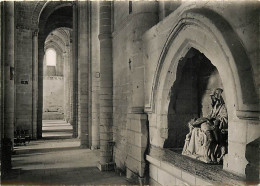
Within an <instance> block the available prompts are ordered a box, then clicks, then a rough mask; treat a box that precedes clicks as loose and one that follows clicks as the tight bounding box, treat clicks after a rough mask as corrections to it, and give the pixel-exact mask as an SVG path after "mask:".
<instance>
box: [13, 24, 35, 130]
mask: <svg viewBox="0 0 260 186" xmlns="http://www.w3.org/2000/svg"><path fill="white" fill-rule="evenodd" d="M15 48H16V50H15V51H16V52H15V70H16V81H15V87H16V95H15V98H16V101H15V116H16V121H15V126H16V127H21V128H23V129H28V130H30V132H32V131H33V128H32V125H31V124H32V80H33V79H32V66H33V64H32V63H33V61H32V31H31V30H28V29H23V28H17V29H16V40H15Z"/></svg>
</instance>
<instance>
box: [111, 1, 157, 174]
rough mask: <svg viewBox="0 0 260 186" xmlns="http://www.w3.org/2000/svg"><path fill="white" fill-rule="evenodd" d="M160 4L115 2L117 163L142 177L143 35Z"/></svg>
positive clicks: (119, 166) (146, 134)
mask: <svg viewBox="0 0 260 186" xmlns="http://www.w3.org/2000/svg"><path fill="white" fill-rule="evenodd" d="M157 10H158V9H157V3H155V2H153V3H148V2H132V9H131V8H130V7H129V2H115V3H114V32H113V140H114V141H115V147H114V156H115V163H116V166H117V167H118V168H119V169H121V170H122V171H126V173H127V178H128V179H131V178H132V177H136V176H139V177H143V176H144V172H145V165H146V164H145V160H144V153H145V151H146V150H147V149H146V148H147V146H146V144H147V139H148V133H147V129H146V124H147V123H146V121H147V117H146V115H145V114H144V113H143V107H144V99H143V97H144V94H143V90H144V89H143V88H144V64H143V57H142V56H143V48H142V35H143V33H144V32H145V31H146V30H148V29H149V28H150V27H151V26H153V25H154V24H156V23H157V21H158V15H157Z"/></svg>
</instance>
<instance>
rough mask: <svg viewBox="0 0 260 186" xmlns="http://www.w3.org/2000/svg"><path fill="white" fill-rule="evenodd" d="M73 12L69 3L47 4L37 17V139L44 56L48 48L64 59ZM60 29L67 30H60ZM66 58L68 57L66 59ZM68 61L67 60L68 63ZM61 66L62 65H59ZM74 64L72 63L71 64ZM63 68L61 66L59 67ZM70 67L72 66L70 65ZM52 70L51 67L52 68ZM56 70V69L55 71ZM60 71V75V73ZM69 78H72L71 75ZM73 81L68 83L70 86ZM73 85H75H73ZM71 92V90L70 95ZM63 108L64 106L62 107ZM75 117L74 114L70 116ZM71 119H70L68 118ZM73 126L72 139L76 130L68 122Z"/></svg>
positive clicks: (72, 71) (40, 124) (67, 50)
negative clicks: (53, 49)
mask: <svg viewBox="0 0 260 186" xmlns="http://www.w3.org/2000/svg"><path fill="white" fill-rule="evenodd" d="M72 18H73V11H72V4H71V3H65V2H64V3H60V2H49V3H48V4H46V5H45V7H44V8H43V10H42V11H41V14H40V16H39V25H38V27H39V36H38V62H39V65H38V76H39V79H38V112H37V137H38V138H41V137H42V119H43V117H42V113H43V77H44V72H43V70H44V64H43V62H44V55H45V51H46V50H47V49H48V48H51V47H52V48H55V49H56V51H58V53H59V55H58V57H59V59H61V58H63V57H64V54H66V53H67V54H68V52H69V49H68V46H69V45H70V40H71V34H69V33H70V31H68V30H72V27H73V22H72ZM62 28H67V31H66V29H65V30H64V29H62ZM67 58H68V57H67ZM57 59H58V58H57ZM68 60H69V59H67V61H68ZM61 64H62V63H61ZM73 64H74V63H73ZM61 66H63V65H61ZM71 66H72V64H71ZM52 68H53V67H52ZM74 69H75V68H70V71H71V74H74V73H76V72H74ZM57 70H58V69H57ZM63 70H64V69H59V70H58V71H59V72H58V71H57V72H58V74H63ZM61 71H62V73H61ZM70 77H73V76H72V75H71V76H70ZM72 82H73V81H70V86H74V85H72ZM74 84H75V83H74ZM72 94H73V90H72V89H71V95H72ZM71 103H72V106H73V105H74V107H73V108H75V107H76V106H75V105H76V100H75V99H72V100H71ZM64 106H65V105H64ZM73 114H74V115H75V112H74V113H72V114H71V115H73ZM70 118H72V117H70ZM74 118H75V117H74ZM69 122H70V123H74V124H73V128H74V131H75V132H74V133H73V134H74V137H76V136H77V128H76V125H75V119H74V121H72V120H71V121H69Z"/></svg>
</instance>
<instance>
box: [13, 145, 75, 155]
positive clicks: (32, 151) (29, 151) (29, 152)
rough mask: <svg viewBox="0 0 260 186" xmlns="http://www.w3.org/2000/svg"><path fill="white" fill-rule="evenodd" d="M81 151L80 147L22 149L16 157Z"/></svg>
mask: <svg viewBox="0 0 260 186" xmlns="http://www.w3.org/2000/svg"><path fill="white" fill-rule="evenodd" d="M76 149H80V148H79V147H77V146H75V147H55V148H41V149H22V150H17V151H16V154H15V155H19V157H22V156H24V155H25V154H27V155H34V154H36V153H48V152H58V151H68V150H76Z"/></svg>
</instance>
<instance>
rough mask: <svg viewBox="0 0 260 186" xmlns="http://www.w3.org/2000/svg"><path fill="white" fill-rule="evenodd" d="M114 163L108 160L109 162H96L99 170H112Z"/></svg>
mask: <svg viewBox="0 0 260 186" xmlns="http://www.w3.org/2000/svg"><path fill="white" fill-rule="evenodd" d="M115 165H116V164H115V163H114V162H110V163H105V164H101V163H100V162H98V163H97V168H98V169H99V170H100V171H112V170H115Z"/></svg>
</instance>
